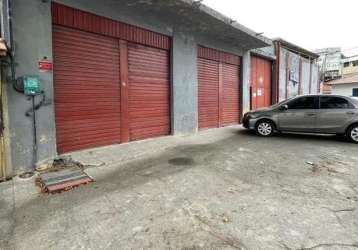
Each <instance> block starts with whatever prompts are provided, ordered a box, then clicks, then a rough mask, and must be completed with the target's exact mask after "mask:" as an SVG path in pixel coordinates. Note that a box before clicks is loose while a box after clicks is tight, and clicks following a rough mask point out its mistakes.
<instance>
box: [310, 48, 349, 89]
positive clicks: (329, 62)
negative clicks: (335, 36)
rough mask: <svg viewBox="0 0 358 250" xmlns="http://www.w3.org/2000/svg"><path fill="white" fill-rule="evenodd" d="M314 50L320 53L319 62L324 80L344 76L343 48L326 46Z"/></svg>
mask: <svg viewBox="0 0 358 250" xmlns="http://www.w3.org/2000/svg"><path fill="white" fill-rule="evenodd" d="M314 52H315V53H316V54H318V55H319V58H318V60H317V64H318V67H319V70H320V75H321V80H322V81H324V82H327V81H331V80H334V79H338V78H340V77H341V76H342V59H344V55H343V53H342V50H341V48H339V47H335V48H324V49H318V50H315V51H314Z"/></svg>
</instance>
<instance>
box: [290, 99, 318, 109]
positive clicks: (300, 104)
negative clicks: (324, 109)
mask: <svg viewBox="0 0 358 250" xmlns="http://www.w3.org/2000/svg"><path fill="white" fill-rule="evenodd" d="M287 106H288V109H314V108H315V97H313V96H306V97H300V98H297V99H294V100H292V101H291V102H289V103H288V104H287Z"/></svg>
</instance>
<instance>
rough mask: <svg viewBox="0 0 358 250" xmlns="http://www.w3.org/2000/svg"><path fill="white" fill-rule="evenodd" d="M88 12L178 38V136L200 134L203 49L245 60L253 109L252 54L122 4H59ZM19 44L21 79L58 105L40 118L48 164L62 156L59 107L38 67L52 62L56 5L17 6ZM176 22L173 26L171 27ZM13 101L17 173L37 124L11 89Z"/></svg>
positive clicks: (42, 155)
mask: <svg viewBox="0 0 358 250" xmlns="http://www.w3.org/2000/svg"><path fill="white" fill-rule="evenodd" d="M56 2H59V3H62V4H66V5H68V6H72V7H75V8H78V9H81V10H84V11H90V12H92V13H95V14H98V15H101V16H105V17H109V18H111V19H114V20H118V21H122V22H125V23H129V24H132V25H136V26H139V27H142V28H146V29H150V30H153V31H156V32H160V33H163V34H166V35H170V36H172V37H173V50H172V58H171V59H172V133H173V134H188V133H193V132H196V131H197V129H198V113H197V112H198V108H197V88H198V83H197V46H198V45H203V46H207V47H210V48H214V49H218V50H222V51H226V52H229V53H233V54H236V55H239V56H242V55H244V56H243V64H242V69H243V70H242V71H243V72H242V78H243V86H242V95H243V98H242V100H241V102H242V105H243V110H244V111H247V110H248V109H249V101H250V100H249V78H250V57H249V56H248V55H249V53H248V52H247V51H244V50H242V49H241V48H240V45H239V44H238V45H233V42H232V41H230V42H228V43H227V42H225V41H223V40H222V39H220V37H219V38H217V37H207V36H206V35H205V34H202V33H201V34H198V33H195V32H192V31H190V30H188V29H187V27H184V28H183V27H178V26H175V25H174V23H176V22H174V20H167V19H166V20H160V17H158V16H155V15H153V14H151V13H148V12H145V11H143V10H139V9H138V8H132V7H130V6H127V5H121V3H120V2H118V1H96V0H58V1H56ZM13 13H14V17H13V18H14V24H13V29H14V40H15V53H16V56H15V60H16V76H17V77H19V76H23V75H26V74H36V75H39V76H40V78H41V80H42V83H43V87H44V90H45V92H46V95H47V97H48V98H49V99H50V100H52V103H51V104H49V105H47V106H45V107H42V108H41V109H40V110H39V111H38V112H37V126H38V127H37V132H38V138H37V139H38V142H39V149H38V160H39V161H40V162H41V161H45V160H47V159H52V158H54V157H56V156H57V151H56V126H55V115H54V104H53V75H52V72H47V73H41V72H39V70H38V61H39V60H41V59H43V58H44V57H46V58H48V59H49V60H50V61H52V24H51V23H52V22H51V3H50V1H47V2H43V1H40V0H14V1H13ZM171 21H173V22H171ZM7 92H8V95H9V114H10V128H11V130H10V135H11V149H12V154H11V156H12V157H11V158H12V165H13V167H14V168H15V171H16V172H20V171H22V170H28V169H30V168H31V167H32V166H31V159H32V140H33V136H32V122H31V119H29V118H27V117H25V112H26V111H27V110H28V109H29V108H31V102H30V101H29V100H28V99H27V98H26V97H25V96H24V95H23V94H20V93H17V92H16V91H15V90H14V89H13V88H12V86H9V85H8V86H7Z"/></svg>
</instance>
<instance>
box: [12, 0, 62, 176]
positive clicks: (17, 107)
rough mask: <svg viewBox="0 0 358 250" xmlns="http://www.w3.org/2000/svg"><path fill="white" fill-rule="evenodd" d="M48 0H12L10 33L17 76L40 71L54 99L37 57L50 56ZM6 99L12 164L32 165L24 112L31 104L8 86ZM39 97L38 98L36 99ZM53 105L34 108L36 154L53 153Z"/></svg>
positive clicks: (29, 128) (30, 138)
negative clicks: (35, 118)
mask: <svg viewBox="0 0 358 250" xmlns="http://www.w3.org/2000/svg"><path fill="white" fill-rule="evenodd" d="M50 7H51V6H50V4H49V3H46V4H44V3H43V2H42V1H37V0H14V1H13V20H14V22H13V32H14V33H13V37H14V52H15V62H16V77H20V76H24V75H29V74H30V75H39V76H40V79H41V81H42V86H43V89H44V90H45V92H46V95H47V97H48V98H49V99H50V100H53V77H52V73H41V72H39V70H38V61H39V60H41V59H43V58H44V57H47V58H48V59H49V60H52V36H51V33H52V26H51V8H50ZM7 92H8V100H9V107H8V108H9V118H10V121H9V122H10V124H9V127H10V137H11V158H12V165H13V167H14V168H15V169H16V170H21V169H28V168H31V161H32V148H33V147H32V141H33V133H32V120H31V118H28V117H25V112H26V111H27V110H29V109H30V108H31V107H32V105H31V101H30V100H28V98H26V97H25V96H24V95H23V94H20V93H18V92H16V91H15V90H14V89H13V87H12V86H11V85H9V84H8V86H7ZM37 101H39V100H37ZM54 119H55V116H54V106H53V105H48V106H44V107H42V108H41V109H40V110H39V111H38V112H37V125H38V129H37V131H38V158H39V159H40V160H43V159H47V158H51V157H54V156H56V136H55V135H56V133H55V122H54Z"/></svg>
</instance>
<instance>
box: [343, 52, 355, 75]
mask: <svg viewBox="0 0 358 250" xmlns="http://www.w3.org/2000/svg"><path fill="white" fill-rule="evenodd" d="M341 65H342V74H343V75H349V74H354V73H358V55H356V56H351V57H348V58H345V59H343V60H342V64H341Z"/></svg>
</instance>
